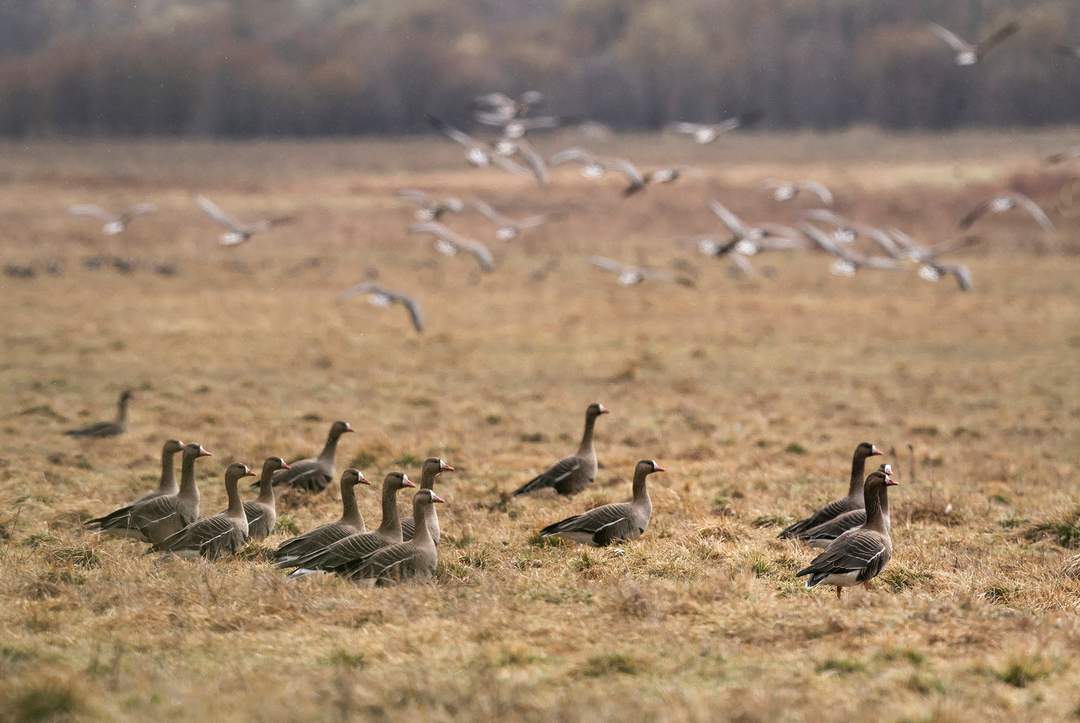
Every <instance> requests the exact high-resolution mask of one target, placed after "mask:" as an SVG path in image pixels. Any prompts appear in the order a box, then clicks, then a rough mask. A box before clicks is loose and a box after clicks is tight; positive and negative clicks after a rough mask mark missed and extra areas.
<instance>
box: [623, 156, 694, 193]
mask: <svg viewBox="0 0 1080 723" xmlns="http://www.w3.org/2000/svg"><path fill="white" fill-rule="evenodd" d="M607 167H608V169H610V170H612V171H616V172H618V173H621V174H622V175H623V176H625V177H626V181H627V186H626V188H624V189H623V190H622V195H623V198H627V197H630V196H633V195H634V194H636V193H638V192H640V191H643V190H645V188H646V186H650V185H652V184H655V183H673V182H675V181H677V180H679V178H680V177H681V176H682V173H683V169H682V168H680V167H671V168H655V169H653V170H651V171H645V172H644V173H643V172H641V171H639V170H638V169H637V166H635V165H634V164H633V163H631V162H630V161H628V160H626V159H625V158H612V159H610V160H608V161H607Z"/></svg>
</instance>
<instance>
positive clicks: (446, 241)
mask: <svg viewBox="0 0 1080 723" xmlns="http://www.w3.org/2000/svg"><path fill="white" fill-rule="evenodd" d="M409 233H424V234H428V235H430V236H434V237H435V250H436V251H438V252H439V253H441V254H445V255H447V256H455V255H457V254H458V252H465V253H467V254H469V255H470V256H472V257H473V258H475V259H476V263H478V264H479V265H480V269H481V270H482V271H484V272H487V273H490V272H492V271H494V270H495V257H494V256H493V255H492V253H491V249H489V248H488V247H487V246H486V245H485V244H483V243H481V242H480V241H477V240H475V239H471V238H466V237H464V236H462V235H460V234H458V233H455V232H454V231H452V230H451V229H449V228H447V227H446V226H443V225H442V224H441V223H438V222H435V221H431V222H429V223H414V224H413V225H412V226H409Z"/></svg>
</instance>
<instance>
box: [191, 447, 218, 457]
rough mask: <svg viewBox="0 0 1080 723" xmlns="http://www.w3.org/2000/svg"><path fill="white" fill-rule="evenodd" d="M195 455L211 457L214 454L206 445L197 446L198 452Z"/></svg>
mask: <svg viewBox="0 0 1080 723" xmlns="http://www.w3.org/2000/svg"><path fill="white" fill-rule="evenodd" d="M195 456H196V457H213V456H214V455H213V453H212V452H211V451H210V450H208V449H207V448H206V447H199V453H198V454H197V455H195Z"/></svg>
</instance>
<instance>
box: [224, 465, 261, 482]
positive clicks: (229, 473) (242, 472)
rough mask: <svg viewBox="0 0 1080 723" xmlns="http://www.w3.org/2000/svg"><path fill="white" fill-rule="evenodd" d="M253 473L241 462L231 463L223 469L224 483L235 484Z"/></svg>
mask: <svg viewBox="0 0 1080 723" xmlns="http://www.w3.org/2000/svg"><path fill="white" fill-rule="evenodd" d="M254 474H255V473H254V472H252V471H251V467H248V466H247V465H246V464H244V463H243V462H233V463H232V464H230V465H229V466H228V467H226V468H225V481H226V482H236V481H237V480H239V479H241V478H243V477H251V476H252V475H254Z"/></svg>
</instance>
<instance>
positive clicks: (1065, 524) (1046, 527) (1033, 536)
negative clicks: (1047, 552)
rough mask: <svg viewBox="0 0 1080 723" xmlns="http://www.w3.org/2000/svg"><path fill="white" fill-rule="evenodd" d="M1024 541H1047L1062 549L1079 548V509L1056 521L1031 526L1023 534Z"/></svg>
mask: <svg viewBox="0 0 1080 723" xmlns="http://www.w3.org/2000/svg"><path fill="white" fill-rule="evenodd" d="M1024 539H1026V540H1028V541H1030V542H1035V541H1038V540H1046V539H1049V540H1052V541H1053V542H1055V543H1057V544H1058V545H1061V546H1062V547H1067V548H1070V549H1072V548H1077V547H1080V508H1075V509H1073V510H1072V512H1069V513H1068V514H1067V515H1064V516H1063V517H1060V518H1058V519H1054V520H1046V521H1044V522H1039V523H1037V524H1034V525H1032V526H1031V527H1029V528H1028V529H1027V530H1026V531H1025V532H1024Z"/></svg>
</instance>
